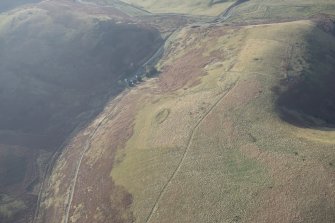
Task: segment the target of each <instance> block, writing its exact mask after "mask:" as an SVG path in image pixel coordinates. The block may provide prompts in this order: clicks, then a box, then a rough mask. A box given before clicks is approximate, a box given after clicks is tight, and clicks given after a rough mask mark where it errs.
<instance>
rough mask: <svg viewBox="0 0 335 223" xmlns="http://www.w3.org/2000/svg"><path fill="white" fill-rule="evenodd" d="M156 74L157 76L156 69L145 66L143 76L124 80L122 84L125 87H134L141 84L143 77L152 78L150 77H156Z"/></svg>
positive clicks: (139, 75)
mask: <svg viewBox="0 0 335 223" xmlns="http://www.w3.org/2000/svg"><path fill="white" fill-rule="evenodd" d="M157 74H158V70H157V69H156V67H150V66H146V67H145V69H144V73H143V74H138V75H135V76H134V77H133V78H131V79H127V78H126V79H124V82H125V84H126V86H127V87H134V86H135V85H136V84H138V83H140V82H143V78H144V77H146V78H152V77H155V76H157Z"/></svg>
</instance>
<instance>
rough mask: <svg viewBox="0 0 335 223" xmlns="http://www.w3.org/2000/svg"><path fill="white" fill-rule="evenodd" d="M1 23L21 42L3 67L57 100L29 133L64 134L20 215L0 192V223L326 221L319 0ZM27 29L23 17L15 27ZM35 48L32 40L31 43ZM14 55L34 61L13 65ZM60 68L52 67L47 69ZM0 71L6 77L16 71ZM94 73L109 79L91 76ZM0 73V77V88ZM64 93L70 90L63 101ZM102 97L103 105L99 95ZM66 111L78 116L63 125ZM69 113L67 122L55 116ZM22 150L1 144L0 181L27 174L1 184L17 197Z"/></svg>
mask: <svg viewBox="0 0 335 223" xmlns="http://www.w3.org/2000/svg"><path fill="white" fill-rule="evenodd" d="M135 3H136V5H135ZM237 3H240V4H237ZM56 9H57V10H56ZM60 9H62V10H60ZM64 10H65V12H66V13H63V12H64ZM60 12H62V13H60ZM18 13H21V14H18ZM160 13H163V14H160ZM175 13H181V14H182V15H180V14H175ZM203 15H206V16H203ZM8 16H10V15H6V16H3V17H2V20H0V21H3V22H0V24H2V25H1V27H2V29H3V30H7V28H8V27H9V24H13V25H15V24H16V23H15V22H17V20H19V25H16V26H10V27H15V29H14V28H11V29H13V30H12V31H10V32H8V31H3V32H1V33H2V35H6V36H4V37H6V38H3V39H7V38H8V36H9V37H12V36H17V35H10V33H15V32H24V30H25V29H23V28H24V27H26V29H27V30H28V31H29V30H33V31H31V33H30V32H28V34H30V35H31V36H30V35H26V36H28V37H29V38H31V40H30V41H29V44H28V43H26V44H24V43H25V41H23V40H22V39H19V40H15V39H9V40H10V41H13V42H12V43H15V44H18V43H20V44H21V43H22V45H19V47H18V48H15V47H13V46H14V45H15V44H11V46H12V47H7V48H6V47H5V46H6V45H4V46H2V48H1V49H6V51H4V52H6V54H3V55H2V56H3V58H4V59H8V61H13V60H12V58H16V61H19V62H20V64H22V66H23V65H24V68H25V69H23V70H24V71H27V72H25V73H23V74H25V75H24V76H28V75H31V74H32V73H34V74H35V75H31V76H32V77H31V78H32V79H33V80H34V81H35V80H39V81H43V83H44V82H46V81H45V80H50V78H52V77H54V79H51V81H48V82H46V83H48V84H52V85H56V86H58V87H59V88H60V87H62V88H60V90H59V91H60V92H61V94H60V98H61V99H63V98H65V99H68V98H69V97H70V96H71V97H70V98H71V101H70V102H72V103H70V102H69V104H65V105H68V106H60V108H62V109H59V110H58V109H57V108H58V107H57V106H55V107H52V108H54V110H46V112H45V115H50V114H53V113H57V114H58V115H55V116H54V115H52V116H50V117H52V119H47V120H53V121H54V122H51V123H47V124H45V122H41V123H38V124H39V127H38V128H36V129H33V130H34V131H37V130H38V131H40V132H39V134H41V132H45V131H46V130H50V133H52V131H51V130H53V128H54V126H55V123H60V124H62V123H63V124H64V125H63V126H64V128H63V129H66V131H68V132H67V134H66V135H64V137H63V138H61V139H62V140H59V141H58V142H62V141H63V147H61V149H60V150H58V151H59V153H54V154H56V155H55V156H53V157H54V159H51V160H52V161H53V162H49V163H50V164H49V165H48V168H46V167H45V166H44V169H47V171H46V172H43V173H44V174H41V173H40V175H39V176H43V177H40V178H41V179H39V182H42V183H41V184H37V183H36V184H33V185H35V187H34V188H35V189H34V190H33V192H32V193H31V194H33V195H34V196H33V197H30V199H31V200H29V202H30V203H27V200H24V199H23V198H22V197H20V199H13V197H14V196H13V195H11V194H10V193H9V192H6V195H2V197H1V201H2V204H3V206H2V207H3V208H2V209H0V211H2V213H8V210H9V211H12V213H11V215H10V216H5V214H3V216H5V217H6V220H7V222H13V221H14V220H13V219H15V220H16V219H18V220H17V222H33V223H45V222H51V223H54V222H55V223H59V222H60V223H70V222H71V223H92V222H94V223H109V222H113V223H121V222H122V223H127V222H129V223H130V222H138V223H156V222H157V223H158V222H159V223H164V222H166V223H170V222H229V223H233V222H234V223H268V222H274V223H333V222H335V131H334V126H335V119H334V117H335V94H334V89H333V86H334V81H335V76H334V75H335V74H334V70H335V53H334V52H335V3H334V2H333V1H332V0H320V1H315V0H307V1H302V0H292V1H286V0H280V1H275V0H249V1H237V2H235V4H234V1H222V2H221V1H207V0H204V1H200V0H197V1H183V2H182V3H180V1H179V2H177V1H165V0H158V1H151V0H143V1H132V0H125V1H117V0H113V1H109V0H87V1H74V2H73V1H68V0H62V1H53V0H51V1H46V2H44V3H40V4H38V5H36V6H35V7H33V8H30V9H28V10H27V9H24V10H23V11H19V12H12V14H11V16H14V17H15V18H17V19H12V18H11V17H8ZM37 17H38V18H39V19H37ZM9 18H11V19H9ZM22 18H23V19H22ZM27 18H30V19H31V18H35V19H33V20H32V21H34V22H32V23H29V21H30V20H29V19H27ZM41 18H42V19H41ZM69 18H71V19H69ZM21 21H22V23H20V22H21ZM23 21H26V22H25V23H23ZM27 21H28V22H27ZM36 21H43V22H40V23H39V22H36ZM20 24H21V25H20ZM23 24H24V25H23ZM26 24H28V25H26ZM50 24H52V25H51V27H57V28H54V30H53V29H52V32H51V31H50V30H49V29H47V27H50ZM56 25H57V26H56ZM35 27H42V28H43V29H42V30H47V31H45V32H43V31H37V28H36V29H35ZM153 27H155V28H153ZM21 29H22V30H21ZM118 30H120V34H119V35H116V34H115V33H118V32H117V31H118ZM157 30H159V31H160V32H161V35H162V36H163V37H164V40H165V44H164V46H162V44H163V40H162V39H161V38H160V35H159V34H158V31H157ZM25 33H27V32H25ZM56 34H57V35H56ZM98 34H100V35H98ZM36 35H37V36H38V37H41V38H40V39H39V40H40V42H39V43H38V44H37V43H36V44H31V43H34V41H33V40H32V39H33V38H32V37H34V38H36ZM115 35H116V36H115ZM55 36H56V37H57V39H55V38H54V37H55ZM42 37H43V38H42ZM59 39H61V40H62V42H60V43H58V41H60V40H59ZM14 40H15V42H14ZM42 40H43V41H42ZM56 40H57V41H56ZM78 40H80V41H79V42H78ZM44 41H47V44H46V43H45V42H44ZM2 42H3V41H1V42H0V43H2ZM41 43H42V44H41ZM109 43H110V45H109ZM114 43H115V45H114ZM28 46H33V49H38V50H36V52H39V53H40V52H49V51H44V49H45V47H47V46H52V49H56V50H55V51H53V52H54V53H52V55H49V54H37V53H36V52H35V51H34V50H32V49H31V48H25V47H28ZM42 46H43V47H42ZM55 46H57V47H55ZM60 46H62V47H60ZM109 46H110V47H109ZM160 46H162V47H160ZM83 47H84V48H83ZM18 49H30V50H29V51H27V52H35V53H34V55H42V56H40V57H36V56H34V57H32V56H26V57H24V58H23V59H21V57H20V56H19V55H22V53H18V52H20V51H18ZM72 49H75V50H74V51H73V50H72ZM58 50H60V51H61V52H63V53H62V54H58ZM0 52H3V51H2V50H1V51H0ZM73 52H80V54H79V53H78V54H76V53H73ZM0 55H1V53H0ZM10 55H13V56H11V57H9V56H10ZM23 55H26V54H23ZM28 55H31V54H28ZM68 55H70V56H72V57H71V58H70V59H69V58H68V57H69V56H68ZM127 55H128V56H130V55H131V57H128V56H127ZM161 55H162V57H161ZM63 57H64V58H63ZM36 58H37V59H36ZM43 58H47V59H46V60H43ZM73 58H80V60H74V59H73ZM112 58H113V59H112ZM9 59H11V60H9ZM50 60H51V61H56V62H57V63H56V62H54V63H51V62H50ZM114 60H115V63H113V62H114ZM1 61H3V60H1ZM69 61H71V63H70V62H69ZM73 61H74V62H73ZM111 61H112V62H111ZM157 61H158V62H157ZM42 62H44V63H46V64H47V65H46V66H45V67H47V68H53V69H51V71H53V73H50V74H49V73H48V75H46V74H45V75H42V74H44V73H43V71H45V69H42V68H45V67H44V66H42V68H41V70H39V69H37V70H36V72H32V70H29V69H32V68H34V70H35V69H36V67H38V66H36V63H42ZM156 62H157V63H156ZM155 63H156V64H155ZM70 64H71V65H72V64H74V65H73V66H74V68H72V66H70ZM28 65H30V66H28ZM141 65H142V66H141ZM153 65H155V67H153ZM64 66H65V68H67V69H68V70H67V69H66V71H63V67H64ZM3 67H4V68H8V67H9V68H11V69H8V70H14V71H15V68H16V67H17V66H14V65H13V66H12V67H11V66H8V65H6V66H3ZM59 67H60V68H62V69H59ZM56 68H58V69H56ZM65 68H64V69H65ZM137 68H139V69H137ZM1 69H3V68H1ZM118 69H120V70H118ZM156 70H158V74H156V72H155V71H156ZM14 71H13V72H14ZM107 71H108V74H110V73H111V74H112V75H111V76H109V75H107V76H105V74H106V72H107ZM100 72H101V73H100ZM93 73H94V76H91V75H92V74H93ZM10 74H12V73H10ZM10 74H8V75H7V76H6V75H3V76H4V77H6V78H8V79H9V80H11V79H10V78H12V76H13V75H10ZM123 74H129V75H128V76H125V75H123ZM135 74H136V75H137V76H135ZM100 75H101V76H100ZM138 75H140V76H141V77H138ZM19 77H21V76H19ZM43 77H47V78H46V79H41V78H43ZM58 77H59V79H60V80H58ZM93 77H94V78H93ZM95 77H99V78H98V80H100V81H101V82H98V83H97V82H95ZM124 78H127V80H126V81H124V80H123V79H124ZM120 79H122V80H121V81H119V83H120V84H121V85H127V88H126V89H125V90H123V91H121V88H119V87H117V86H119V85H114V84H115V83H116V82H117V80H120ZM62 81H63V82H62ZM8 83H12V82H8ZM24 83H31V82H27V81H26V82H24ZM34 83H35V82H34ZM110 83H111V84H110ZM68 84H69V87H68V88H69V89H73V90H72V91H67V88H66V86H68ZM83 84H86V85H84V86H82V85H83ZM9 86H10V85H9ZM18 86H25V85H23V84H22V85H18ZM27 86H29V88H28V89H30V90H29V91H27V92H30V91H31V92H36V91H37V90H36V89H35V88H34V86H35V85H27ZM48 86H49V85H48ZM3 88H4V89H6V88H5V86H4V87H3ZM59 88H57V89H59ZM10 89H12V88H10ZM18 89H20V88H18ZM37 89H42V90H43V91H42V90H40V91H42V92H46V95H47V96H48V97H46V98H47V99H48V98H49V96H50V94H51V93H52V91H51V92H50V90H49V87H46V88H37ZM50 89H53V88H50ZM111 89H113V90H111ZM114 89H116V90H115V92H117V93H118V95H117V96H113V97H109V96H110V94H112V92H114ZM100 90H101V92H100ZM40 91H38V92H40ZM16 92H21V91H16ZM22 92H26V90H25V91H23V90H22ZM63 94H64V95H63ZM3 95H6V94H3ZM8 95H10V94H8ZM22 95H23V94H22ZM27 95H28V96H29V94H27ZM76 95H77V97H76ZM87 95H92V97H91V98H90V97H89V99H90V100H92V101H90V100H87V99H86V98H87V97H86V96H87ZM25 96H26V95H25ZM28 96H26V97H27V98H28V99H30V98H29V97H28ZM20 97H23V96H20ZM101 98H104V100H102V101H100V100H101ZM14 99H15V97H14V98H13V99H12V100H14ZM43 99H44V98H43ZM65 99H64V101H65V102H67V100H65ZM72 99H73V100H72ZM96 101H99V103H97V104H96V103H95V102H96ZM19 102H21V101H19ZM79 102H82V103H88V104H90V103H92V104H94V105H92V106H89V105H87V107H80V108H82V109H83V110H80V112H78V110H79V108H77V107H76V105H77V103H78V104H80V103H79ZM13 104H15V106H18V105H20V106H23V107H18V108H17V109H13V110H18V111H22V110H23V111H25V110H24V108H25V107H24V106H25V104H23V105H21V104H22V103H18V102H17V103H13ZM28 104H31V103H28ZM44 104H47V105H48V103H46V102H45V103H44ZM55 104H59V103H58V101H55ZM61 105H62V104H61ZM70 105H71V106H70ZM46 107H48V106H46ZM101 107H103V109H102V110H99V108H100V109H101ZM14 108H16V107H14ZM27 108H29V109H28V111H30V110H31V108H30V107H27ZM38 108H39V107H38ZM71 109H75V111H77V113H76V112H73V113H72V112H68V111H72V110H71ZM40 110H41V109H36V111H35V110H33V112H32V115H33V116H29V115H23V116H22V120H24V119H23V118H24V117H26V119H27V120H32V118H31V117H36V116H35V115H36V114H39V113H36V112H38V111H40ZM42 111H43V109H42ZM93 111H94V112H93ZM88 113H89V114H91V116H90V115H88ZM11 114H13V117H20V116H19V115H18V114H21V113H15V112H12V113H9V112H8V113H6V115H4V116H3V117H8V116H9V115H11ZM28 114H29V113H28ZM67 114H73V116H67ZM80 114H81V115H80ZM83 114H84V115H83ZM38 117H39V118H43V117H44V116H43V115H40V114H39V115H38ZM47 117H48V116H47ZM57 117H63V118H62V119H57ZM64 117H66V118H64ZM79 119H80V120H82V121H85V122H84V123H85V124H84V125H83V124H82V125H79V123H80V122H79V121H78V122H77V123H72V124H73V125H71V126H73V127H76V126H77V130H76V131H71V128H68V127H67V125H66V124H67V123H69V122H72V121H73V120H79ZM4 120H6V119H4ZM13 120H14V119H13ZM20 120H21V119H20ZM35 120H40V119H37V118H36V119H35ZM59 120H61V121H62V122H60V121H59ZM8 123H9V124H11V123H13V122H9V121H8ZM18 123H19V124H20V123H21V124H22V123H23V122H21V121H20V122H18ZM9 124H8V126H10V125H9ZM43 124H44V125H43ZM17 126H19V127H20V125H17ZM26 126H33V125H31V124H22V126H21V127H22V128H21V127H20V128H18V130H16V129H15V130H13V131H14V132H15V133H16V134H17V133H21V132H22V131H23V130H24V128H23V127H26ZM22 129H23V130H22ZM5 131H7V132H8V130H5ZM24 131H28V130H24ZM24 131H23V132H24ZM31 131H32V130H31ZM61 132H64V131H61ZM47 133H48V132H47ZM65 136H66V137H65ZM64 138H66V139H67V140H64ZM4 139H7V138H6V137H4ZM40 139H41V140H42V139H49V138H48V137H41V138H40ZM13 142H17V141H15V140H13ZM47 142H48V143H51V140H47ZM25 145H27V144H20V145H17V144H14V143H12V144H10V143H7V144H6V146H7V147H6V148H5V149H3V150H1V151H5V152H4V153H14V154H15V156H7V158H5V159H3V160H4V161H3V162H2V160H0V168H8V167H15V168H11V171H12V173H14V172H16V173H21V172H22V170H25V171H28V170H29V171H30V172H29V174H30V175H27V174H26V175H25V176H22V175H20V174H16V176H17V178H16V179H15V178H14V179H12V178H10V177H8V176H11V174H7V175H3V176H5V177H6V176H7V178H6V179H7V180H8V182H10V183H12V184H13V185H14V186H15V187H18V188H21V187H22V185H25V184H24V183H22V182H28V181H29V180H31V179H33V178H31V177H29V176H31V175H33V174H32V173H34V171H35V172H36V171H37V170H36V169H39V168H36V165H35V167H34V166H32V167H30V166H29V165H31V163H33V162H25V161H23V160H22V157H25V154H26V153H27V154H28V152H29V151H32V150H31V148H30V147H28V146H25ZM26 147H27V148H26ZM35 147H36V146H35ZM13 151H14V152H13ZM38 151H39V152H36V154H35V155H34V159H33V160H39V162H41V160H42V161H43V159H42V158H43V154H46V155H45V156H47V155H48V156H49V157H50V156H51V154H53V153H52V152H50V151H47V150H44V149H43V148H39V150H38ZM41 151H44V152H41ZM53 151H54V150H53ZM29 154H32V153H30V152H29ZM58 155H59V156H58ZM0 158H2V157H1V153H0ZM45 160H48V159H47V158H45V159H44V162H46V161H45ZM49 161H50V159H49ZM15 163H24V164H25V166H24V167H18V166H17V165H14V164H15ZM34 168H35V169H34ZM41 169H42V170H43V168H41ZM0 170H1V169H0ZM1 173H2V172H1V171H0V177H3V176H2V175H1ZM35 175H36V173H35ZM2 179H3V178H0V180H1V181H0V182H2ZM18 179H20V180H18ZM22 179H24V180H22ZM17 182H21V183H17ZM12 188H13V187H12ZM16 190H19V189H16ZM21 190H22V189H21ZM37 192H38V196H37V197H36V193H37ZM27 194H28V195H30V194H29V193H25V195H26V196H27ZM11 196H12V197H11ZM14 198H15V197H14ZM10 199H11V200H10ZM36 199H37V201H36ZM8 200H10V202H7V201H8ZM34 202H35V203H36V206H37V208H36V209H34V208H33V205H31V206H32V208H31V209H29V210H28V211H27V208H26V206H27V205H28V204H33V203H34ZM7 204H10V205H7ZM6 205H7V206H6ZM25 208H26V209H25ZM24 210H26V211H24ZM33 212H34V214H32V213H33ZM27 213H28V214H27ZM22 216H23V217H22ZM27 216H28V217H27ZM3 219H5V218H3ZM1 220H2V219H1Z"/></svg>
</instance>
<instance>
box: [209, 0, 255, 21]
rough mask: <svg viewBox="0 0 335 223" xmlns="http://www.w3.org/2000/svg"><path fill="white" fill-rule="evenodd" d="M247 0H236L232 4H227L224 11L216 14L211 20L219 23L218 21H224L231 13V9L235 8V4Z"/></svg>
mask: <svg viewBox="0 0 335 223" xmlns="http://www.w3.org/2000/svg"><path fill="white" fill-rule="evenodd" d="M247 1H249V0H237V1H236V2H235V3H234V4H232V5H231V6H229V7H228V8H227V9H226V10H225V11H224V12H222V13H221V14H220V15H219V16H217V18H216V19H215V20H214V21H213V22H215V23H219V22H224V21H226V20H227V19H229V18H230V16H231V15H232V12H233V10H234V9H235V8H236V6H238V5H240V4H242V3H244V2H247Z"/></svg>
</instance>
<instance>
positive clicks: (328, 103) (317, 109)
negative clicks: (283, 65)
mask: <svg viewBox="0 0 335 223" xmlns="http://www.w3.org/2000/svg"><path fill="white" fill-rule="evenodd" d="M330 21H331V23H329V20H328V21H327V22H326V21H325V20H324V19H322V20H321V21H316V22H317V23H316V24H317V26H316V27H315V28H314V29H313V30H311V32H310V34H309V35H308V36H307V39H306V40H307V43H308V54H309V55H308V58H307V62H308V64H309V65H308V68H306V69H304V70H303V71H302V72H301V74H300V75H299V76H294V77H287V78H285V79H284V80H282V81H281V83H280V85H279V86H277V87H275V88H274V89H273V90H274V91H275V93H276V94H277V96H278V98H277V101H276V110H277V112H278V114H279V116H280V118H281V119H282V120H284V121H286V122H288V123H291V124H293V125H296V126H299V127H303V128H314V129H323V130H327V129H328V130H330V129H333V128H335V88H334V86H335V48H334V47H331V44H329V45H328V43H329V42H327V41H326V39H328V40H329V39H330V40H331V39H332V41H334V38H335V32H334V31H335V29H334V27H335V26H334V21H332V20H330ZM325 24H326V26H324V25H325ZM325 41H326V42H325ZM332 46H334V44H333V45H332Z"/></svg>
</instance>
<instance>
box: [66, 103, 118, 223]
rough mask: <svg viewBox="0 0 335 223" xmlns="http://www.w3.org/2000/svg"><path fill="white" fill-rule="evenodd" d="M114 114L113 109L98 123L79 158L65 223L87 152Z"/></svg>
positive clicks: (67, 205) (67, 204)
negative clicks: (97, 134) (103, 125)
mask: <svg viewBox="0 0 335 223" xmlns="http://www.w3.org/2000/svg"><path fill="white" fill-rule="evenodd" d="M113 112H114V109H113V111H111V112H110V113H109V114H107V115H106V116H105V117H104V118H103V119H102V120H101V121H100V122H99V123H98V125H97V126H96V127H95V128H94V130H93V132H92V134H91V135H90V136H89V137H88V139H87V140H86V142H85V147H84V149H83V152H82V153H81V154H80V158H79V161H78V164H77V168H76V172H75V175H74V178H73V182H72V185H71V186H70V196H69V197H68V200H67V202H66V211H65V220H64V223H67V222H68V221H69V213H70V210H71V205H72V200H73V195H74V192H75V190H76V185H77V180H78V175H79V171H80V167H81V163H82V161H83V158H84V156H85V154H86V152H88V150H89V149H90V148H91V145H92V139H93V138H94V137H95V136H96V133H97V132H98V130H99V128H100V127H101V125H102V124H103V123H104V122H105V120H107V118H109V117H110V116H111V114H112V113H113Z"/></svg>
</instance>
